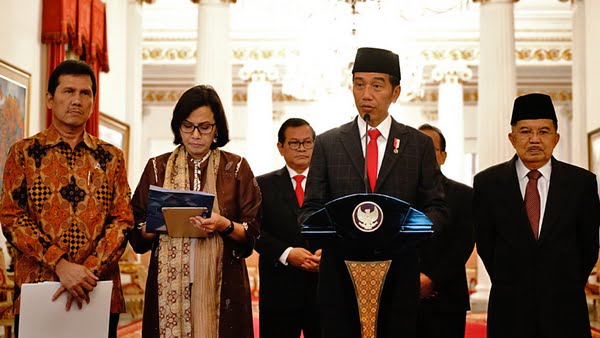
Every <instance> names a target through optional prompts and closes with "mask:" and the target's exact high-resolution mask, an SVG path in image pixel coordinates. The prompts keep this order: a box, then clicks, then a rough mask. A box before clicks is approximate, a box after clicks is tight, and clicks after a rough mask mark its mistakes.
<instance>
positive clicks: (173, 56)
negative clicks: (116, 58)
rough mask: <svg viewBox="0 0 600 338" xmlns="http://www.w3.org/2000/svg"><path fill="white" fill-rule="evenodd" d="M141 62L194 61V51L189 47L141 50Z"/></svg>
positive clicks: (146, 48) (145, 48)
mask: <svg viewBox="0 0 600 338" xmlns="http://www.w3.org/2000/svg"><path fill="white" fill-rule="evenodd" d="M142 60H143V61H166V63H171V62H173V61H196V51H195V49H191V48H189V47H173V48H160V47H155V48H148V47H144V48H142Z"/></svg>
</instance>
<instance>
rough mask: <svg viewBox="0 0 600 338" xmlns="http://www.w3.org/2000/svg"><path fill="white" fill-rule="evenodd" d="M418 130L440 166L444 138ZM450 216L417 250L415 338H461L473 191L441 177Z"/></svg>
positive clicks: (471, 238) (466, 300)
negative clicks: (426, 136)
mask: <svg viewBox="0 0 600 338" xmlns="http://www.w3.org/2000/svg"><path fill="white" fill-rule="evenodd" d="M419 131H421V132H422V133H424V134H426V135H428V136H429V137H431V139H432V140H433V146H434V147H435V156H436V159H437V162H438V164H439V165H440V166H441V165H443V164H444V162H445V161H446V157H447V156H448V153H447V152H446V139H445V137H444V135H443V134H442V131H441V130H440V129H438V128H436V127H434V126H431V125H429V124H424V125H422V126H420V127H419ZM442 187H443V189H444V195H445V197H446V204H447V206H448V209H449V210H450V216H449V220H448V222H447V224H446V225H445V227H444V231H443V232H442V233H440V234H438V235H437V236H435V237H433V238H431V239H430V240H429V241H426V242H424V243H422V245H421V247H420V251H419V254H420V262H421V265H420V268H421V272H420V282H421V287H420V298H421V302H420V304H419V311H418V313H419V318H418V323H417V325H418V326H417V336H418V337H419V338H459V337H460V338H462V337H464V335H465V322H466V313H467V311H468V310H469V309H470V305H469V289H468V284H467V276H466V271H465V263H466V262H467V260H468V259H469V256H470V255H471V252H472V251H473V245H474V242H475V238H474V233H473V210H472V200H473V189H472V188H471V187H469V186H467V185H464V184H462V183H459V182H456V181H453V180H451V179H449V178H447V177H446V176H442Z"/></svg>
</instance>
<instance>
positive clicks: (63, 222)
mask: <svg viewBox="0 0 600 338" xmlns="http://www.w3.org/2000/svg"><path fill="white" fill-rule="evenodd" d="M3 182H4V183H3V187H2V197H1V199H0V223H2V230H3V232H4V236H5V237H6V239H7V240H8V242H9V243H10V244H12V245H13V246H14V247H15V248H16V249H17V250H16V251H17V253H16V257H15V285H16V288H17V295H18V293H19V289H20V286H21V285H22V284H23V283H36V282H42V281H58V276H57V275H56V274H55V273H54V270H55V267H56V263H58V261H59V259H60V258H61V257H64V258H66V259H67V260H68V261H70V262H74V263H77V264H82V265H84V266H86V267H87V268H89V269H90V270H91V271H92V272H93V273H94V274H95V275H96V276H98V277H100V279H101V280H113V294H112V302H111V312H112V313H119V312H124V310H125V305H124V300H123V294H122V291H121V283H120V276H119V268H118V260H119V257H121V255H122V253H123V251H124V248H125V245H126V243H127V242H126V235H127V233H128V232H129V230H131V228H132V227H133V216H132V212H131V208H130V190H129V185H128V183H127V173H126V169H125V163H124V158H123V153H122V152H121V150H119V149H118V148H116V147H115V146H113V145H111V144H109V143H106V142H104V141H102V140H100V139H98V138H95V137H93V136H91V135H89V134H87V133H84V137H83V141H81V142H80V143H79V144H77V146H76V147H75V149H71V147H70V145H69V144H68V143H66V142H64V141H63V140H62V139H61V137H60V135H59V133H58V132H57V130H56V129H55V128H54V127H53V126H52V127H50V128H48V129H46V130H45V131H43V132H41V133H39V134H37V135H35V136H33V137H30V138H27V139H24V140H21V141H19V142H17V143H15V144H14V145H13V146H12V147H11V149H10V151H9V153H8V157H7V160H6V166H5V168H4V180H3ZM15 304H16V307H15V310H16V311H18V309H19V307H18V304H19V303H18V301H17V302H16V303H15Z"/></svg>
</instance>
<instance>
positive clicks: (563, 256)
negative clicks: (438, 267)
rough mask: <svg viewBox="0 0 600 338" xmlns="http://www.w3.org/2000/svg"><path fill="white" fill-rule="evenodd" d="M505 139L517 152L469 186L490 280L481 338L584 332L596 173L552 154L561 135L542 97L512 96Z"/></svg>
mask: <svg viewBox="0 0 600 338" xmlns="http://www.w3.org/2000/svg"><path fill="white" fill-rule="evenodd" d="M508 139H509V141H510V143H511V144H512V146H513V147H514V148H515V152H516V154H515V156H514V157H513V158H512V159H511V160H509V161H508V162H505V163H500V164H498V165H495V166H492V167H490V168H488V169H486V170H484V171H482V172H480V173H479V174H477V175H476V176H475V179H474V184H473V188H474V197H473V210H474V214H475V229H476V235H477V236H476V237H477V252H478V253H479V256H480V257H481V259H482V261H483V263H484V264H485V267H486V270H487V272H488V274H489V275H490V279H491V282H492V288H491V291H490V299H489V303H488V325H487V336H488V337H489V338H500V337H523V338H537V337H546V338H560V337H590V336H591V333H590V324H589V317H588V311H587V302H586V298H585V291H584V288H585V284H586V282H587V279H588V276H589V274H590V272H591V271H592V268H593V267H594V265H595V264H596V261H597V258H598V247H599V245H598V227H599V226H600V201H599V199H598V191H597V183H596V182H597V181H596V176H595V175H594V174H592V173H590V172H589V171H587V170H585V169H582V168H579V167H576V166H573V165H570V164H568V163H565V162H562V161H559V160H557V159H556V158H554V157H553V156H552V152H553V150H554V148H555V147H556V145H557V143H558V142H559V140H560V135H559V134H558V120H557V118H556V112H555V111H554V106H553V104H552V100H551V98H550V97H549V96H548V95H545V94H539V93H533V94H527V95H523V96H520V97H518V98H517V99H515V103H514V107H513V113H512V118H511V132H510V133H509V134H508ZM548 281H552V282H551V283H549V282H548Z"/></svg>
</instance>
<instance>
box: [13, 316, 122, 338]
mask: <svg viewBox="0 0 600 338" xmlns="http://www.w3.org/2000/svg"><path fill="white" fill-rule="evenodd" d="M119 316H120V314H119V313H111V314H110V319H109V321H108V338H117V327H118V326H119ZM14 330H15V338H19V315H15V326H14Z"/></svg>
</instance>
